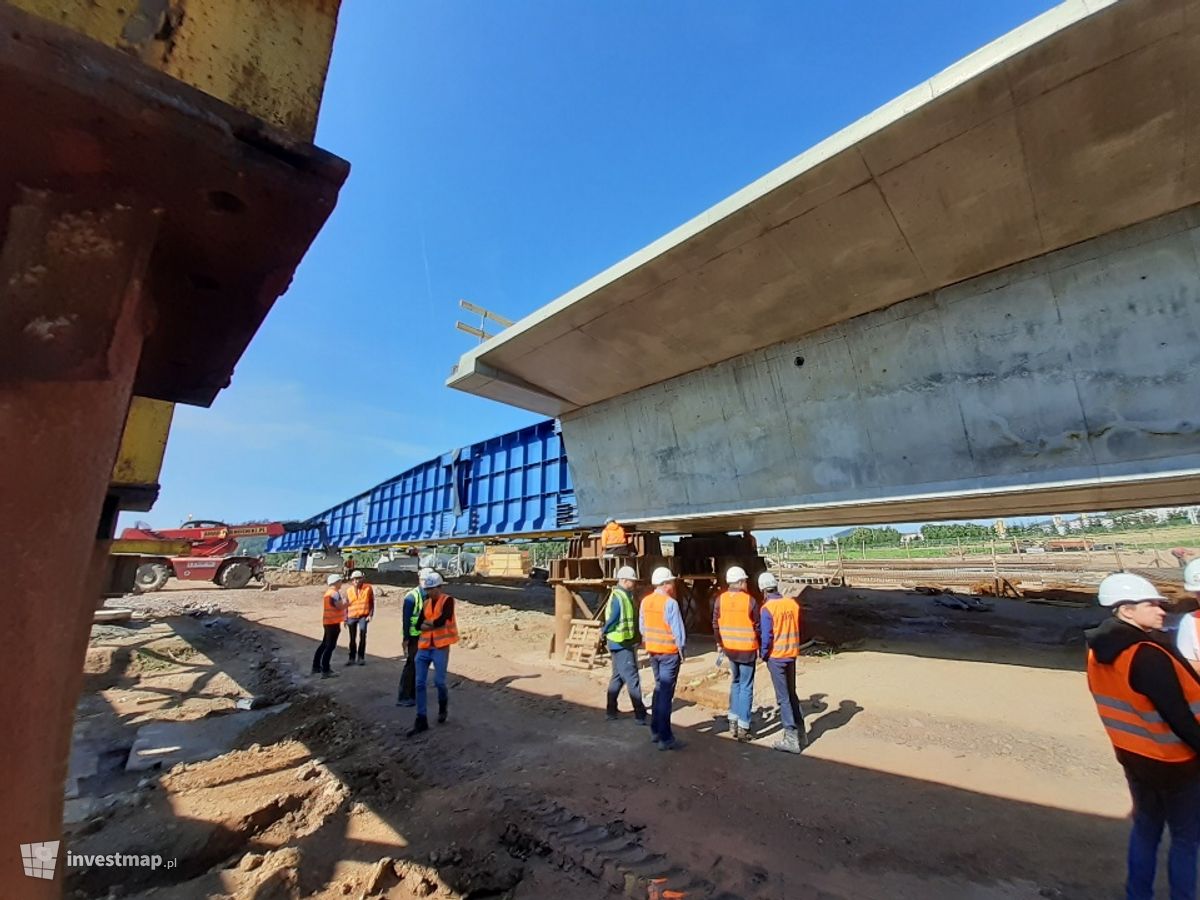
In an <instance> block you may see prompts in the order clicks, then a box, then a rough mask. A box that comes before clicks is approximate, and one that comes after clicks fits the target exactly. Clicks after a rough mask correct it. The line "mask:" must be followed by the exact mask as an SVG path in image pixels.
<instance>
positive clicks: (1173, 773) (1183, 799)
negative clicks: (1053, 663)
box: [1085, 573, 1200, 900]
mask: <svg viewBox="0 0 1200 900" xmlns="http://www.w3.org/2000/svg"><path fill="white" fill-rule="evenodd" d="M1099 601H1100V605H1101V606H1103V607H1106V608H1107V609H1110V610H1112V618H1111V619H1109V620H1108V621H1106V622H1104V623H1103V624H1102V625H1100V626H1098V627H1096V628H1093V629H1091V630H1090V631H1087V632H1086V633H1085V636H1086V638H1087V645H1088V658H1087V680H1088V687H1089V688H1090V689H1091V692H1092V698H1093V699H1094V700H1095V701H1096V709H1097V710H1098V711H1099V713H1100V721H1101V722H1102V723H1103V724H1104V729H1105V731H1106V732H1108V738H1109V740H1110V741H1112V744H1113V748H1114V749H1115V750H1116V754H1117V761H1118V762H1120V763H1121V765H1122V766H1123V767H1124V769H1125V780H1126V781H1127V782H1128V784H1129V793H1130V794H1131V795H1132V797H1133V828H1132V830H1131V831H1130V834H1129V855H1128V859H1127V864H1128V869H1127V875H1126V881H1125V895H1126V897H1127V898H1128V900H1153V897H1154V870H1155V864H1156V861H1157V857H1158V844H1159V841H1160V840H1161V839H1162V832H1163V826H1164V825H1165V826H1166V827H1167V828H1169V829H1170V831H1171V849H1170V852H1169V853H1168V855H1167V875H1168V879H1169V881H1170V885H1171V900H1195V897H1196V860H1197V855H1198V852H1200V721H1198V720H1197V712H1196V711H1197V710H1200V678H1197V676H1196V673H1195V672H1194V671H1193V670H1192V669H1191V668H1190V667H1189V666H1188V665H1187V663H1186V662H1185V661H1184V659H1183V658H1182V657H1181V656H1180V655H1179V653H1178V651H1177V650H1175V648H1174V647H1172V646H1171V644H1170V643H1169V642H1168V641H1167V640H1166V638H1165V636H1164V635H1163V633H1162V627H1163V621H1164V619H1165V618H1166V614H1165V613H1164V612H1163V608H1162V604H1163V603H1164V602H1166V601H1165V600H1164V598H1163V597H1162V596H1161V595H1160V594H1159V593H1158V591H1157V590H1155V588H1154V585H1152V584H1151V583H1150V582H1149V581H1147V580H1146V579H1145V578H1142V577H1140V576H1138V575H1129V574H1125V573H1120V574H1116V575H1109V576H1108V577H1107V578H1105V579H1104V580H1103V581H1101V582H1100V590H1099Z"/></svg>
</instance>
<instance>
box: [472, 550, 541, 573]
mask: <svg viewBox="0 0 1200 900" xmlns="http://www.w3.org/2000/svg"><path fill="white" fill-rule="evenodd" d="M529 569H530V562H529V551H528V550H522V549H521V548H520V547H488V548H487V549H486V550H484V552H483V554H482V555H480V556H478V557H476V559H475V574H476V575H484V576H486V577H488V578H527V577H528V576H529Z"/></svg>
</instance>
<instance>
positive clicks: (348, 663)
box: [346, 656, 354, 666]
mask: <svg viewBox="0 0 1200 900" xmlns="http://www.w3.org/2000/svg"><path fill="white" fill-rule="evenodd" d="M346 665H348V666H352V665H354V657H353V656H352V657H350V658H349V659H348V660H346Z"/></svg>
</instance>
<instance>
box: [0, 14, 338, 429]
mask: <svg viewBox="0 0 1200 900" xmlns="http://www.w3.org/2000/svg"><path fill="white" fill-rule="evenodd" d="M0 109H3V110H4V119H5V128H4V132H5V134H4V142H3V143H4V146H3V149H2V150H0V246H2V245H4V244H6V243H7V238H8V235H9V232H10V230H11V229H13V227H14V225H16V224H18V223H17V222H16V219H15V217H17V216H20V215H27V214H28V209H29V208H30V204H29V203H28V202H26V201H27V198H28V195H29V192H48V193H53V194H54V195H56V196H59V197H64V196H72V197H77V198H88V197H94V198H97V203H96V205H95V209H94V210H93V211H91V212H89V211H88V210H87V209H86V203H84V204H83V207H84V208H82V209H81V208H80V204H75V206H76V210H75V212H73V213H72V215H73V216H74V218H73V219H69V220H64V224H63V225H62V230H63V241H64V244H63V246H64V247H65V248H66V250H67V252H68V256H69V250H70V247H71V240H73V239H77V240H82V241H85V242H86V240H87V237H86V235H87V233H88V232H89V229H92V227H93V226H94V225H95V224H96V217H103V216H108V217H113V216H118V217H119V216H120V215H122V213H121V210H123V209H132V210H137V211H138V212H140V213H142V214H147V215H149V214H152V215H153V216H154V217H156V218H157V221H158V228H157V236H156V239H155V240H154V243H153V247H152V250H151V251H150V257H149V261H148V265H147V267H146V274H145V282H144V284H142V285H141V287H142V290H143V293H144V295H145V297H146V298H147V303H146V306H147V310H146V322H145V328H146V339H145V343H144V345H143V348H142V354H141V361H140V363H139V366H138V369H137V376H136V380H135V383H134V392H135V393H136V394H138V395H140V396H144V397H150V398H154V399H159V400H168V401H173V402H183V403H191V404H198V405H203V406H207V405H209V404H211V403H212V401H213V399H214V398H215V396H216V394H217V392H218V391H220V390H221V389H222V388H224V387H225V386H226V385H228V383H229V379H230V376H231V375H232V372H233V368H234V365H235V364H236V362H237V361H238V359H239V358H240V356H241V354H242V352H243V351H244V350H245V348H246V346H247V344H248V343H249V341H250V339H251V337H253V335H254V333H255V332H256V331H257V329H258V327H259V325H260V324H261V323H262V321H263V318H264V317H265V316H266V314H267V312H268V311H269V310H270V308H271V306H272V304H273V303H274V302H275V299H276V298H277V297H278V296H279V295H281V294H282V293H283V292H284V291H285V290H286V289H287V287H288V285H289V283H290V281H291V278H292V275H293V273H294V271H295V269H296V266H297V265H298V264H299V262H300V260H301V258H302V257H303V255H304V253H305V252H306V250H307V249H308V247H309V245H310V244H311V243H312V241H313V239H314V238H315V237H316V234H317V232H318V231H319V230H320V228H321V226H322V225H323V224H324V222H325V220H326V219H327V218H328V216H329V214H330V213H331V212H332V210H333V207H334V204H335V202H336V200H337V194H338V190H339V189H340V187H341V185H342V183H343V182H344V181H345V179H346V177H347V175H348V173H349V164H348V163H346V162H345V161H344V160H342V159H340V158H338V157H336V156H334V155H332V154H330V153H327V152H325V151H323V150H320V149H319V148H317V147H315V146H313V145H312V144H310V143H308V142H306V141H300V140H296V139H295V138H293V137H291V136H290V135H289V134H288V133H286V132H284V131H283V130H281V129H279V128H277V127H275V126H272V125H268V124H267V123H265V122H264V121H263V120H261V119H258V118H256V117H254V116H252V115H250V114H247V113H245V112H242V111H240V110H238V109H236V108H234V107H232V106H230V105H229V104H227V103H224V102H222V101H220V100H217V99H215V98H213V97H211V96H209V95H207V94H205V93H203V92H201V91H199V90H196V89H195V88H192V87H189V86H187V85H185V84H183V83H182V82H180V81H178V80H177V79H175V78H172V77H171V76H169V75H166V74H163V73H161V72H157V71H154V70H152V69H150V68H148V67H147V66H145V65H144V64H143V63H142V62H140V61H139V60H138V59H136V58H135V57H133V56H130V55H129V54H127V53H124V52H122V51H120V50H116V49H113V48H111V47H106V46H104V45H102V44H100V43H98V42H96V41H94V40H92V39H90V38H87V37H84V36H83V35H80V34H79V33H77V32H75V31H71V30H69V29H66V28H63V27H61V26H58V25H55V24H53V23H51V22H49V21H47V20H45V19H42V18H40V17H37V16H33V15H30V14H28V13H24V12H21V11H19V10H17V9H16V8H14V7H12V6H10V5H8V4H7V3H4V2H0ZM23 211H24V212H23ZM93 230H94V229H93ZM72 232H73V233H74V234H73V236H72ZM63 258H64V259H66V258H67V257H63ZM10 274H11V273H10ZM31 277H36V271H35V272H34V275H33V276H31ZM9 287H10V286H9V285H0V289H3V290H5V294H6V295H7V296H10V297H14V298H15V299H17V300H20V301H21V302H14V303H6V304H3V305H0V381H9V382H11V381H12V380H14V379H15V380H18V381H19V380H29V379H35V380H40V379H51V380H54V379H56V378H77V377H80V375H81V372H83V371H84V370H81V369H79V368H78V366H79V365H82V364H83V357H84V356H86V355H87V354H89V353H91V354H92V356H93V357H94V355H95V352H96V349H97V346H98V343H99V342H100V341H101V340H102V335H98V334H96V333H95V330H94V329H95V326H96V322H94V321H91V320H90V319H89V316H91V317H92V318H93V319H97V321H98V317H102V313H101V312H100V311H97V310H88V309H87V308H86V303H84V302H83V300H81V299H80V298H79V297H75V298H74V299H72V297H71V296H69V294H70V292H66V293H63V292H57V293H55V292H45V291H41V292H33V291H30V292H26V293H27V296H25V298H24V299H23V300H22V299H21V296H20V295H17V294H10V292H9V290H8V288H9ZM18 287H20V285H17V284H14V285H12V286H11V288H12V290H13V291H16V289H17V288H18ZM31 287H32V286H31ZM35 293H36V294H37V295H38V296H40V300H35V299H34V294H35ZM46 303H50V304H51V305H50V306H46V305H45V304H46ZM55 304H57V306H58V308H53V307H54V305H55ZM85 326H86V327H85ZM85 331H89V332H91V333H90V336H89V335H88V334H83V333H82V332H85ZM76 332H79V334H76ZM73 354H74V356H73ZM75 357H78V358H75ZM85 368H86V366H85ZM85 377H86V376H85Z"/></svg>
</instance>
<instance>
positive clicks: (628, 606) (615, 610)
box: [604, 566, 646, 725]
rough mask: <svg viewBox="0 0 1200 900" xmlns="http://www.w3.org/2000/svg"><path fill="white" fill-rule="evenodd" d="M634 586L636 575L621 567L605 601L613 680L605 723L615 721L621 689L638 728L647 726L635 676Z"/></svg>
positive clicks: (606, 633) (606, 638)
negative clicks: (631, 704)
mask: <svg viewBox="0 0 1200 900" xmlns="http://www.w3.org/2000/svg"><path fill="white" fill-rule="evenodd" d="M636 585H637V572H635V571H634V570H633V568H632V567H631V566H622V567H621V568H620V569H619V570H618V571H617V586H616V587H614V588H613V589H612V593H611V594H610V595H609V597H608V619H607V620H606V621H605V623H604V639H605V640H606V641H607V642H608V653H609V655H610V656H611V657H612V680H611V681H609V683H608V719H609V721H616V720H617V718H618V715H617V699H618V698H619V697H620V696H621V686H622V685H624V686H625V688H626V690H627V691H628V692H629V699H630V701H631V702H632V703H633V718H634V721H636V722H637V723H638V724H639V725H645V724H646V705H645V703H644V702H643V701H642V679H641V678H640V677H639V675H638V659H637V645H638V632H637V619H636V618H635V617H634V612H633V591H634V588H635V586H636Z"/></svg>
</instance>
